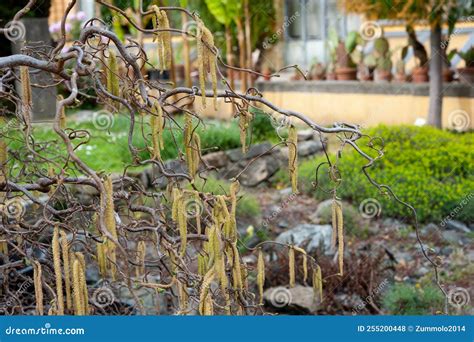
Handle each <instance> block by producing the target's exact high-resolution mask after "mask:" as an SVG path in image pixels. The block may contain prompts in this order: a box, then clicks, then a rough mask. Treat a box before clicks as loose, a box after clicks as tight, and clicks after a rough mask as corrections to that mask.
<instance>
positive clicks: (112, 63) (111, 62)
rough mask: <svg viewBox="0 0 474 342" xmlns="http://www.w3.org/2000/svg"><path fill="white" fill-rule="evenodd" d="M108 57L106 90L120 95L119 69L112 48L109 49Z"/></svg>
mask: <svg viewBox="0 0 474 342" xmlns="http://www.w3.org/2000/svg"><path fill="white" fill-rule="evenodd" d="M108 52H109V57H108V58H107V59H106V60H107V71H106V78H107V91H108V92H109V93H111V94H112V95H114V96H120V84H119V78H118V74H119V70H118V64H117V55H116V53H115V51H114V50H112V49H109V50H108Z"/></svg>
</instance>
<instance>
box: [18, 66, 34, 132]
mask: <svg viewBox="0 0 474 342" xmlns="http://www.w3.org/2000/svg"><path fill="white" fill-rule="evenodd" d="M20 82H21V108H22V114H23V119H24V120H25V124H26V125H27V126H28V127H29V126H30V124H31V106H32V97H31V85H30V71H29V68H28V67H27V66H20Z"/></svg>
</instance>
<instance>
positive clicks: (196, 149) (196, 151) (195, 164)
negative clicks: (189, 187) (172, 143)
mask: <svg viewBox="0 0 474 342" xmlns="http://www.w3.org/2000/svg"><path fill="white" fill-rule="evenodd" d="M191 153H192V155H193V157H192V170H191V175H192V176H193V177H194V176H195V175H196V173H197V172H198V171H199V162H200V161H201V138H200V137H199V134H197V133H194V134H193V137H192V139H191Z"/></svg>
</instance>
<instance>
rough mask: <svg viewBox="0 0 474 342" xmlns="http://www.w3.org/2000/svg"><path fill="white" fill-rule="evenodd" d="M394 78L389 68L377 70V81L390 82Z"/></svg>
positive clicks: (375, 79)
mask: <svg viewBox="0 0 474 342" xmlns="http://www.w3.org/2000/svg"><path fill="white" fill-rule="evenodd" d="M391 80H392V73H391V72H390V71H387V70H375V78H374V81H375V82H390V81H391Z"/></svg>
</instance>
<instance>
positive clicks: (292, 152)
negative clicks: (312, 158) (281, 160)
mask: <svg viewBox="0 0 474 342" xmlns="http://www.w3.org/2000/svg"><path fill="white" fill-rule="evenodd" d="M297 145H298V131H297V130H296V127H295V126H293V125H292V126H290V129H289V132H288V171H289V172H290V180H291V188H292V191H293V193H298V153H297Z"/></svg>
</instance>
